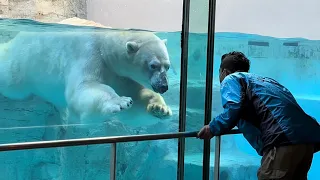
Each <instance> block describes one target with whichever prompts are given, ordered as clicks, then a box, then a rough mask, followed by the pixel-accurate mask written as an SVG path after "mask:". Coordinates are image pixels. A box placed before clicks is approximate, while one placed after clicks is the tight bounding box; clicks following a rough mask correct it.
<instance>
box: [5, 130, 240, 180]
mask: <svg viewBox="0 0 320 180" xmlns="http://www.w3.org/2000/svg"><path fill="white" fill-rule="evenodd" d="M197 133H198V132H197V131H193V132H178V133H163V134H145V135H133V136H112V137H96V138H81V139H68V140H54V141H36V142H24V143H10V144H1V145H0V152H4V151H16V150H30V149H43V148H56V147H70V146H72V147H73V146H83V145H97V144H111V153H110V155H111V157H110V180H115V179H116V151H117V148H116V144H117V143H121V142H134V141H151V140H164V139H176V138H191V137H197ZM230 134H240V132H239V130H237V129H234V130H231V131H230V132H228V133H226V134H224V135H230Z"/></svg>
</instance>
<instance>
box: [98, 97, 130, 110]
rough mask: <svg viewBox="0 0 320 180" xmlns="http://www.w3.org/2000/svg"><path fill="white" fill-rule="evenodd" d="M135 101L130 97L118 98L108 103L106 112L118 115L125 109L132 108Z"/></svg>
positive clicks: (105, 108)
mask: <svg viewBox="0 0 320 180" xmlns="http://www.w3.org/2000/svg"><path fill="white" fill-rule="evenodd" d="M132 104H133V101H132V99H131V98H130V97H125V96H122V97H116V98H113V99H111V100H110V101H109V102H107V103H106V105H105V107H104V110H105V111H107V112H110V113H117V112H120V111H122V110H124V109H129V108H131V106H132Z"/></svg>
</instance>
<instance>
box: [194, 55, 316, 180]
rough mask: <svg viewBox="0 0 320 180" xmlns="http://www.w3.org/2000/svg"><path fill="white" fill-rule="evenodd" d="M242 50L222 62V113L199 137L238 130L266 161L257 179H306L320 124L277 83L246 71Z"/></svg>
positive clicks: (314, 151)
mask: <svg viewBox="0 0 320 180" xmlns="http://www.w3.org/2000/svg"><path fill="white" fill-rule="evenodd" d="M249 69H250V62H249V60H248V59H247V58H246V56H245V55H244V54H243V53H241V52H230V53H228V54H225V55H223V56H222V58H221V65H220V69H219V77H220V83H221V96H222V104H223V108H224V111H223V112H222V113H221V114H220V115H218V116H217V117H215V118H214V119H213V120H212V121H211V122H210V124H209V125H206V126H204V127H203V128H202V129H201V130H200V132H199V133H198V137H199V138H201V139H206V138H212V137H213V136H217V135H221V134H224V133H226V132H228V131H229V130H231V129H232V128H234V127H235V126H237V127H238V129H239V130H240V131H241V132H242V133H243V135H244V137H245V138H246V139H247V141H248V142H249V143H250V144H251V146H252V147H253V148H255V149H256V151H257V153H258V154H259V155H261V156H263V157H262V160H261V167H260V168H259V170H258V173H257V175H258V179H259V180H262V179H284V180H291V179H297V180H300V179H307V174H308V171H309V169H310V166H311V163H312V158H313V154H314V153H316V152H318V151H319V150H320V125H319V123H318V122H317V121H316V120H315V119H314V118H312V117H311V116H309V115H308V114H306V113H305V112H304V111H303V110H302V108H301V107H300V106H299V105H298V103H297V102H296V100H295V98H294V97H293V95H292V94H291V93H290V92H289V90H288V89H286V88H285V87H284V86H282V85H281V84H279V83H278V82H277V81H275V80H273V79H271V78H267V77H263V76H259V75H256V74H251V73H248V72H249Z"/></svg>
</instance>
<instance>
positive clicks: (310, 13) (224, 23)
mask: <svg viewBox="0 0 320 180" xmlns="http://www.w3.org/2000/svg"><path fill="white" fill-rule="evenodd" d="M191 3H192V4H191V5H192V8H191V17H190V18H191V30H192V31H193V32H206V31H207V25H206V24H207V13H208V12H207V9H208V0H191ZM87 4H88V19H90V20H95V21H98V22H100V23H102V24H105V25H107V26H111V27H117V28H128V27H130V28H142V29H151V30H156V31H180V30H181V14H182V0H153V1H150V0H90V1H88V3H87ZM319 6H320V1H318V0H304V1H301V0H281V1H279V0H268V1H257V0H241V1H239V0H217V13H216V15H217V22H216V30H217V31H220V32H222V31H223V32H244V33H256V34H261V35H269V36H274V37H305V38H310V39H320V33H319V30H320V25H319V23H316V22H318V17H319V15H320V12H319V10H318V7H319Z"/></svg>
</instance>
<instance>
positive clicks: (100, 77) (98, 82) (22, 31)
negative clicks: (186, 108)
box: [0, 0, 202, 180]
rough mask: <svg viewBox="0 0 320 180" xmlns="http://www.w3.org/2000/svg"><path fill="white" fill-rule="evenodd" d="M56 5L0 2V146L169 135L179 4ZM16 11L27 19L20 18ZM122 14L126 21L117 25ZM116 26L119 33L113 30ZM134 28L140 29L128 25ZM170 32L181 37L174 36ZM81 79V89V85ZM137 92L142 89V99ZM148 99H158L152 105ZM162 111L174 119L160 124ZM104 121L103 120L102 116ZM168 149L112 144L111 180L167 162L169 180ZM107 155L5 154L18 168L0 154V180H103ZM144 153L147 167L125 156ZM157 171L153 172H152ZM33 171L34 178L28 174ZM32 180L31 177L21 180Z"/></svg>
mask: <svg viewBox="0 0 320 180" xmlns="http://www.w3.org/2000/svg"><path fill="white" fill-rule="evenodd" d="M58 1H59V2H60V1H61V3H60V4H59V3H57V4H55V3H51V2H48V3H46V2H42V1H41V0H40V1H37V2H36V3H35V4H32V3H31V4H26V3H25V2H10V3H9V2H7V1H1V2H0V5H1V6H0V7H1V8H2V7H5V8H7V9H6V11H3V14H2V15H1V18H9V19H1V20H0V29H1V33H0V58H1V62H5V63H2V65H0V69H1V68H4V69H5V70H4V71H1V73H3V74H1V73H0V74H1V76H2V78H0V86H1V87H0V91H1V92H0V93H1V94H2V95H3V96H0V99H1V104H0V107H1V108H0V111H1V113H0V114H1V115H0V127H1V128H0V133H1V138H0V143H15V142H30V141H47V140H60V139H74V138H89V137H101V136H119V135H141V134H157V133H169V132H177V131H178V124H179V122H178V119H179V118H178V117H179V89H180V57H181V13H179V12H181V8H182V0H181V1H180V2H179V1H176V2H175V3H176V4H171V3H172V2H171V1H163V0H157V1H152V2H153V3H147V4H143V2H142V1H141V2H138V1H135V3H131V1H130V2H129V1H127V2H126V3H124V2H119V1H112V0H108V1H98V0H93V1H85V0H79V2H77V3H76V4H75V3H74V1H72V2H73V3H72V2H71V0H67V1H62V0H58ZM69 1H70V3H69ZM80 1H81V2H80ZM2 3H4V4H2ZM105 3H107V5H106V4H105ZM137 3H138V4H139V6H148V7H150V8H151V7H152V8H153V9H157V11H158V10H160V9H161V8H162V9H163V11H166V14H167V16H168V17H166V19H170V16H172V17H171V18H173V17H174V18H178V19H180V23H179V24H174V25H172V24H170V22H164V21H163V20H162V19H158V20H156V19H157V18H156V17H157V16H158V15H160V14H156V13H155V12H157V11H149V10H148V9H143V10H141V8H139V13H141V12H142V11H143V13H144V14H139V13H137V12H136V10H137V9H136V5H137ZM2 5H4V6H2ZM173 5H174V6H173ZM22 7H23V8H24V9H26V10H27V9H28V10H29V9H32V10H31V11H28V13H26V11H22V10H21V8H22ZM36 7H37V8H38V9H37V8H36ZM167 7H172V8H171V9H168V8H167ZM83 8H85V9H87V10H84V9H83ZM35 9H37V10H35ZM61 9H62V10H61ZM170 11H171V12H170ZM110 12H112V13H111V14H112V15H113V16H112V17H110V16H109V15H110ZM120 12H121V13H120ZM123 12H127V13H132V14H131V15H126V16H122V15H123V14H124V13H123ZM159 12H160V11H159ZM83 13H84V14H83ZM97 13H98V14H97ZM59 14H61V16H60V15H59ZM161 14H163V13H161ZM19 18H23V19H19ZM110 18H111V19H112V20H110ZM141 18H142V19H141ZM114 19H116V21H117V22H121V23H122V24H119V23H118V24H117V23H115V20H114ZM137 19H139V21H135V20H137ZM150 19H152V20H153V21H151V20H150ZM144 20H145V21H144ZM48 22H49V23H53V24H48ZM108 22H113V23H108ZM133 22H136V24H134V23H133ZM140 22H144V24H140ZM132 23H133V24H132ZM153 23H154V24H157V26H155V25H154V24H153ZM159 24H161V26H159ZM113 25H115V26H113ZM110 26H111V27H110ZM171 26H174V27H173V28H172V27H171ZM98 27H99V28H98ZM159 27H162V28H163V27H166V28H164V29H161V28H159ZM176 27H179V28H180V29H176V30H172V29H175V28H176ZM127 28H134V29H142V30H139V31H136V30H126V29H127ZM157 28H159V29H157ZM165 29H167V30H165ZM148 30H152V31H153V32H150V31H148ZM138 32H139V33H138ZM137 34H138V35H137ZM165 39H166V40H167V41H166V40H165ZM111 53H112V54H111ZM9 69H10V71H9ZM160 71H161V73H160ZM189 74H190V73H189ZM118 76H123V77H126V78H120V77H118ZM166 77H167V78H166ZM82 78H86V80H83V81H81V80H82ZM166 79H168V90H167V91H166V88H167V87H166V83H167V82H166ZM137 82H138V83H139V84H141V85H143V86H144V87H147V88H148V89H141V87H140V86H139V85H138V83H137ZM107 85H109V86H110V87H108V86H107ZM111 88H112V89H114V90H115V92H113V90H112V89H111ZM165 91H166V92H165ZM156 92H159V93H162V92H164V93H163V94H162V95H161V96H160V95H159V94H158V93H156ZM114 93H117V94H118V95H119V97H118V96H117V95H114ZM29 95H30V96H29ZM122 96H127V97H131V98H132V99H133V104H132V107H131V108H128V106H131V105H130V99H129V98H123V97H122ZM190 105H191V104H190ZM66 107H69V108H67V109H66ZM169 109H170V112H172V114H171V116H166V114H168V110H169ZM120 110H121V112H118V113H116V114H112V112H117V111H120ZM109 111H110V112H109ZM90 112H92V113H90ZM108 112H109V114H110V115H111V116H107V115H106V116H102V114H105V113H108ZM90 115H92V116H90ZM159 117H161V118H159ZM80 119H81V121H80ZM199 120H200V119H199ZM200 121H202V119H201V120H200ZM201 124H202V123H201ZM194 130H195V129H194ZM176 141H177V140H170V141H169V140H168V141H161V142H160V141H155V142H152V143H151V144H152V145H153V146H154V148H150V147H149V146H150V143H149V142H148V143H149V144H148V143H146V142H144V143H136V144H135V143H127V144H130V145H128V146H126V145H125V143H124V144H120V145H119V146H118V148H117V149H118V151H119V152H118V157H117V158H118V160H119V163H120V164H121V162H125V164H124V165H123V166H120V167H118V172H120V171H121V172H123V171H126V172H127V171H131V170H134V168H135V166H138V167H139V166H140V167H142V166H143V164H145V167H147V165H148V164H147V163H150V162H151V161H152V158H158V159H165V158H169V157H170V158H169V159H167V160H166V161H165V162H170V163H171V165H172V167H173V168H172V167H171V165H170V166H168V167H170V172H172V173H167V174H166V175H167V176H168V178H169V177H170V178H171V179H172V178H173V179H175V178H176V170H177V168H176V164H177V157H176V155H177V142H176ZM139 144H141V145H139ZM146 144H147V145H146ZM109 147H110V145H99V146H94V147H91V146H83V147H74V148H71V149H72V151H71V150H70V151H69V150H68V151H63V150H62V149H64V148H60V149H57V150H52V151H51V150H33V151H19V152H18V151H17V152H12V154H14V153H18V154H19V153H21V152H23V153H21V155H23V157H24V155H28V157H34V158H33V159H30V160H29V159H25V163H23V165H24V166H25V167H24V168H21V166H22V165H19V163H15V162H16V159H17V158H13V156H8V155H7V153H0V156H1V159H2V161H1V163H0V166H1V167H4V168H3V169H6V170H5V171H4V172H5V177H6V178H5V179H13V180H14V179H25V178H26V177H27V178H29V177H30V178H31V177H33V176H34V177H37V178H36V179H52V178H55V176H56V175H55V172H56V171H57V172H59V171H60V168H62V167H63V168H62V169H67V170H68V171H69V172H70V173H65V174H64V173H62V174H60V175H59V176H61V177H60V178H62V179H91V178H93V179H108V177H109V167H108V163H109V159H110V153H109V149H110V148H109ZM142 151H143V152H144V155H145V156H149V159H139V158H138V157H139V155H142V154H139V155H137V154H131V155H130V152H136V153H138V152H141V153H142ZM199 152H200V151H199ZM10 153H11V152H10ZM21 155H20V156H21ZM20 156H19V157H20ZM38 156H40V157H38ZM91 156H92V157H91ZM133 156H135V158H138V159H139V163H138V159H137V161H136V162H135V161H129V160H127V159H125V158H127V157H133ZM21 157H22V156H21ZM23 157H22V158H21V159H23ZM46 159H50V161H48V160H46ZM51 160H52V163H51ZM61 160H63V162H62V161H61ZM47 162H48V163H47ZM129 162H130V163H129ZM163 162H164V161H163V160H162V161H159V162H152V163H153V164H156V163H159V166H160V165H162V163H163ZM10 163H11V166H9V165H8V164H10ZM20 164H21V163H20ZM30 164H32V165H30ZM42 164H44V166H43V167H42ZM33 165H35V166H37V167H39V168H40V169H38V170H37V171H33V170H32V171H31V170H30V168H31V166H33ZM164 166H166V165H164ZM52 169H53V170H52ZM95 170H96V171H95ZM17 171H19V173H16V172H17ZM98 171H99V172H98ZM144 171H146V172H143V173H149V174H150V175H152V174H154V173H156V169H154V171H153V170H152V169H144ZM30 173H33V175H32V176H31V175H30V176H29V174H30ZM158 173H159V172H158ZM136 175H137V177H139V176H140V174H139V173H137V174H136ZM57 178H58V177H57ZM31 179H34V178H31ZM129 179H130V178H129Z"/></svg>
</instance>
